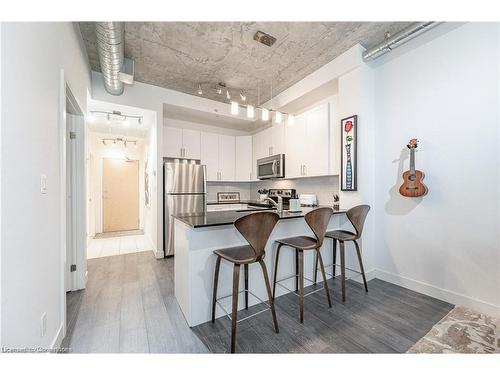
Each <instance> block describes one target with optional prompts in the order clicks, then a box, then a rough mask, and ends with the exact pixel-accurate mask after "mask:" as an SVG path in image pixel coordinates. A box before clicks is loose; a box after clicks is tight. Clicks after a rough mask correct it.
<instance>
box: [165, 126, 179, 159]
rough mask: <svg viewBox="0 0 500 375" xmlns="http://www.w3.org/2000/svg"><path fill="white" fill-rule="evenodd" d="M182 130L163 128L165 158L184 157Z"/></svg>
mask: <svg viewBox="0 0 500 375" xmlns="http://www.w3.org/2000/svg"><path fill="white" fill-rule="evenodd" d="M181 154H182V129H178V128H170V127H164V128H163V156H167V157H171V158H180V157H182V155H181Z"/></svg>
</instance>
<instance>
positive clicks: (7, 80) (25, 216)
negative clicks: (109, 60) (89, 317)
mask: <svg viewBox="0 0 500 375" xmlns="http://www.w3.org/2000/svg"><path fill="white" fill-rule="evenodd" d="M1 37H2V42H1V43H2V56H1V58H2V60H1V69H2V73H1V75H2V87H1V96H2V129H1V132H2V133H1V142H2V145H1V148H2V160H1V168H2V171H1V175H2V186H1V201H2V203H1V217H2V221H1V225H2V227H1V231H2V235H1V251H2V271H1V272H2V285H1V289H2V296H1V297H2V300H1V310H2V317H1V318H2V321H1V326H2V332H1V334H2V345H4V346H13V347H24V346H27V347H37V346H42V347H50V346H51V345H53V344H54V343H56V344H57V342H56V341H57V340H56V339H60V336H58V333H59V332H61V327H62V324H63V314H64V312H63V311H64V310H63V300H62V299H61V286H62V285H63V278H64V275H62V274H61V272H60V271H61V264H62V248H61V246H62V244H61V238H62V235H63V234H62V233H61V225H62V223H61V197H64V192H62V191H61V180H60V163H61V160H60V156H59V155H60V149H59V146H60V142H59V125H60V124H59V122H60V118H59V113H60V112H59V110H60V108H59V105H60V104H59V100H60V94H59V88H60V73H61V69H64V71H65V75H66V79H67V81H68V83H69V85H70V86H71V89H72V92H73V94H74V95H75V97H76V98H77V100H78V102H79V104H80V106H81V108H82V109H83V110H85V109H86V95H87V88H88V87H90V70H89V66H88V63H87V60H86V55H85V51H84V50H83V49H82V45H83V42H82V40H81V37H80V35H79V33H77V32H76V30H75V29H74V26H73V25H72V24H71V23H29V24H28V23H2V25H1ZM41 174H46V175H47V187H48V192H47V194H43V195H42V194H41V193H40V175H41ZM43 312H46V313H47V332H46V334H45V336H43V337H41V334H40V318H41V315H42V313H43Z"/></svg>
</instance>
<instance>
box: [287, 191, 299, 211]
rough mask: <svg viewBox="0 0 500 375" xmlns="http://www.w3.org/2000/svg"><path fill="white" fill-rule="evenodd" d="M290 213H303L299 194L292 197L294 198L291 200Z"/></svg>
mask: <svg viewBox="0 0 500 375" xmlns="http://www.w3.org/2000/svg"><path fill="white" fill-rule="evenodd" d="M288 211H290V212H300V211H302V210H301V209H300V199H299V196H298V195H297V194H294V195H293V196H292V198H290V201H289V207H288Z"/></svg>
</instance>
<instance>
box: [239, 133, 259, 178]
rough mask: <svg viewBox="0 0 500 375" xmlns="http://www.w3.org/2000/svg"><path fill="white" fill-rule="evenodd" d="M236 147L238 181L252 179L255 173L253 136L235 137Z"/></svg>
mask: <svg viewBox="0 0 500 375" xmlns="http://www.w3.org/2000/svg"><path fill="white" fill-rule="evenodd" d="M235 149H236V167H235V180H236V181H251V180H252V179H253V178H255V177H254V175H253V157H252V153H253V150H252V136H251V135H244V136H238V137H236V138H235Z"/></svg>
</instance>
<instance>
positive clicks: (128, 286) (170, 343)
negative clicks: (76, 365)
mask: <svg viewBox="0 0 500 375" xmlns="http://www.w3.org/2000/svg"><path fill="white" fill-rule="evenodd" d="M173 266H174V263H173V259H162V260H157V259H155V258H154V256H153V253H152V252H151V251H144V252H139V253H131V254H125V255H118V256H110V257H104V258H99V259H90V260H89V261H88V274H89V280H88V283H87V289H85V290H83V291H77V292H71V293H69V294H68V318H69V319H68V320H69V321H68V334H67V336H66V338H65V340H64V342H63V344H62V347H70V352H72V353H118V352H121V353H205V352H207V351H208V350H207V349H206V347H205V345H203V344H202V343H201V341H200V340H199V339H198V338H197V337H196V335H195V334H194V333H193V332H192V331H191V329H189V327H188V326H187V324H186V322H185V320H184V317H183V316H182V312H181V311H180V309H179V306H178V305H177V302H176V301H175V298H174V291H173V290H174V280H173ZM70 309H71V310H70ZM71 319H72V320H71Z"/></svg>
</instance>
